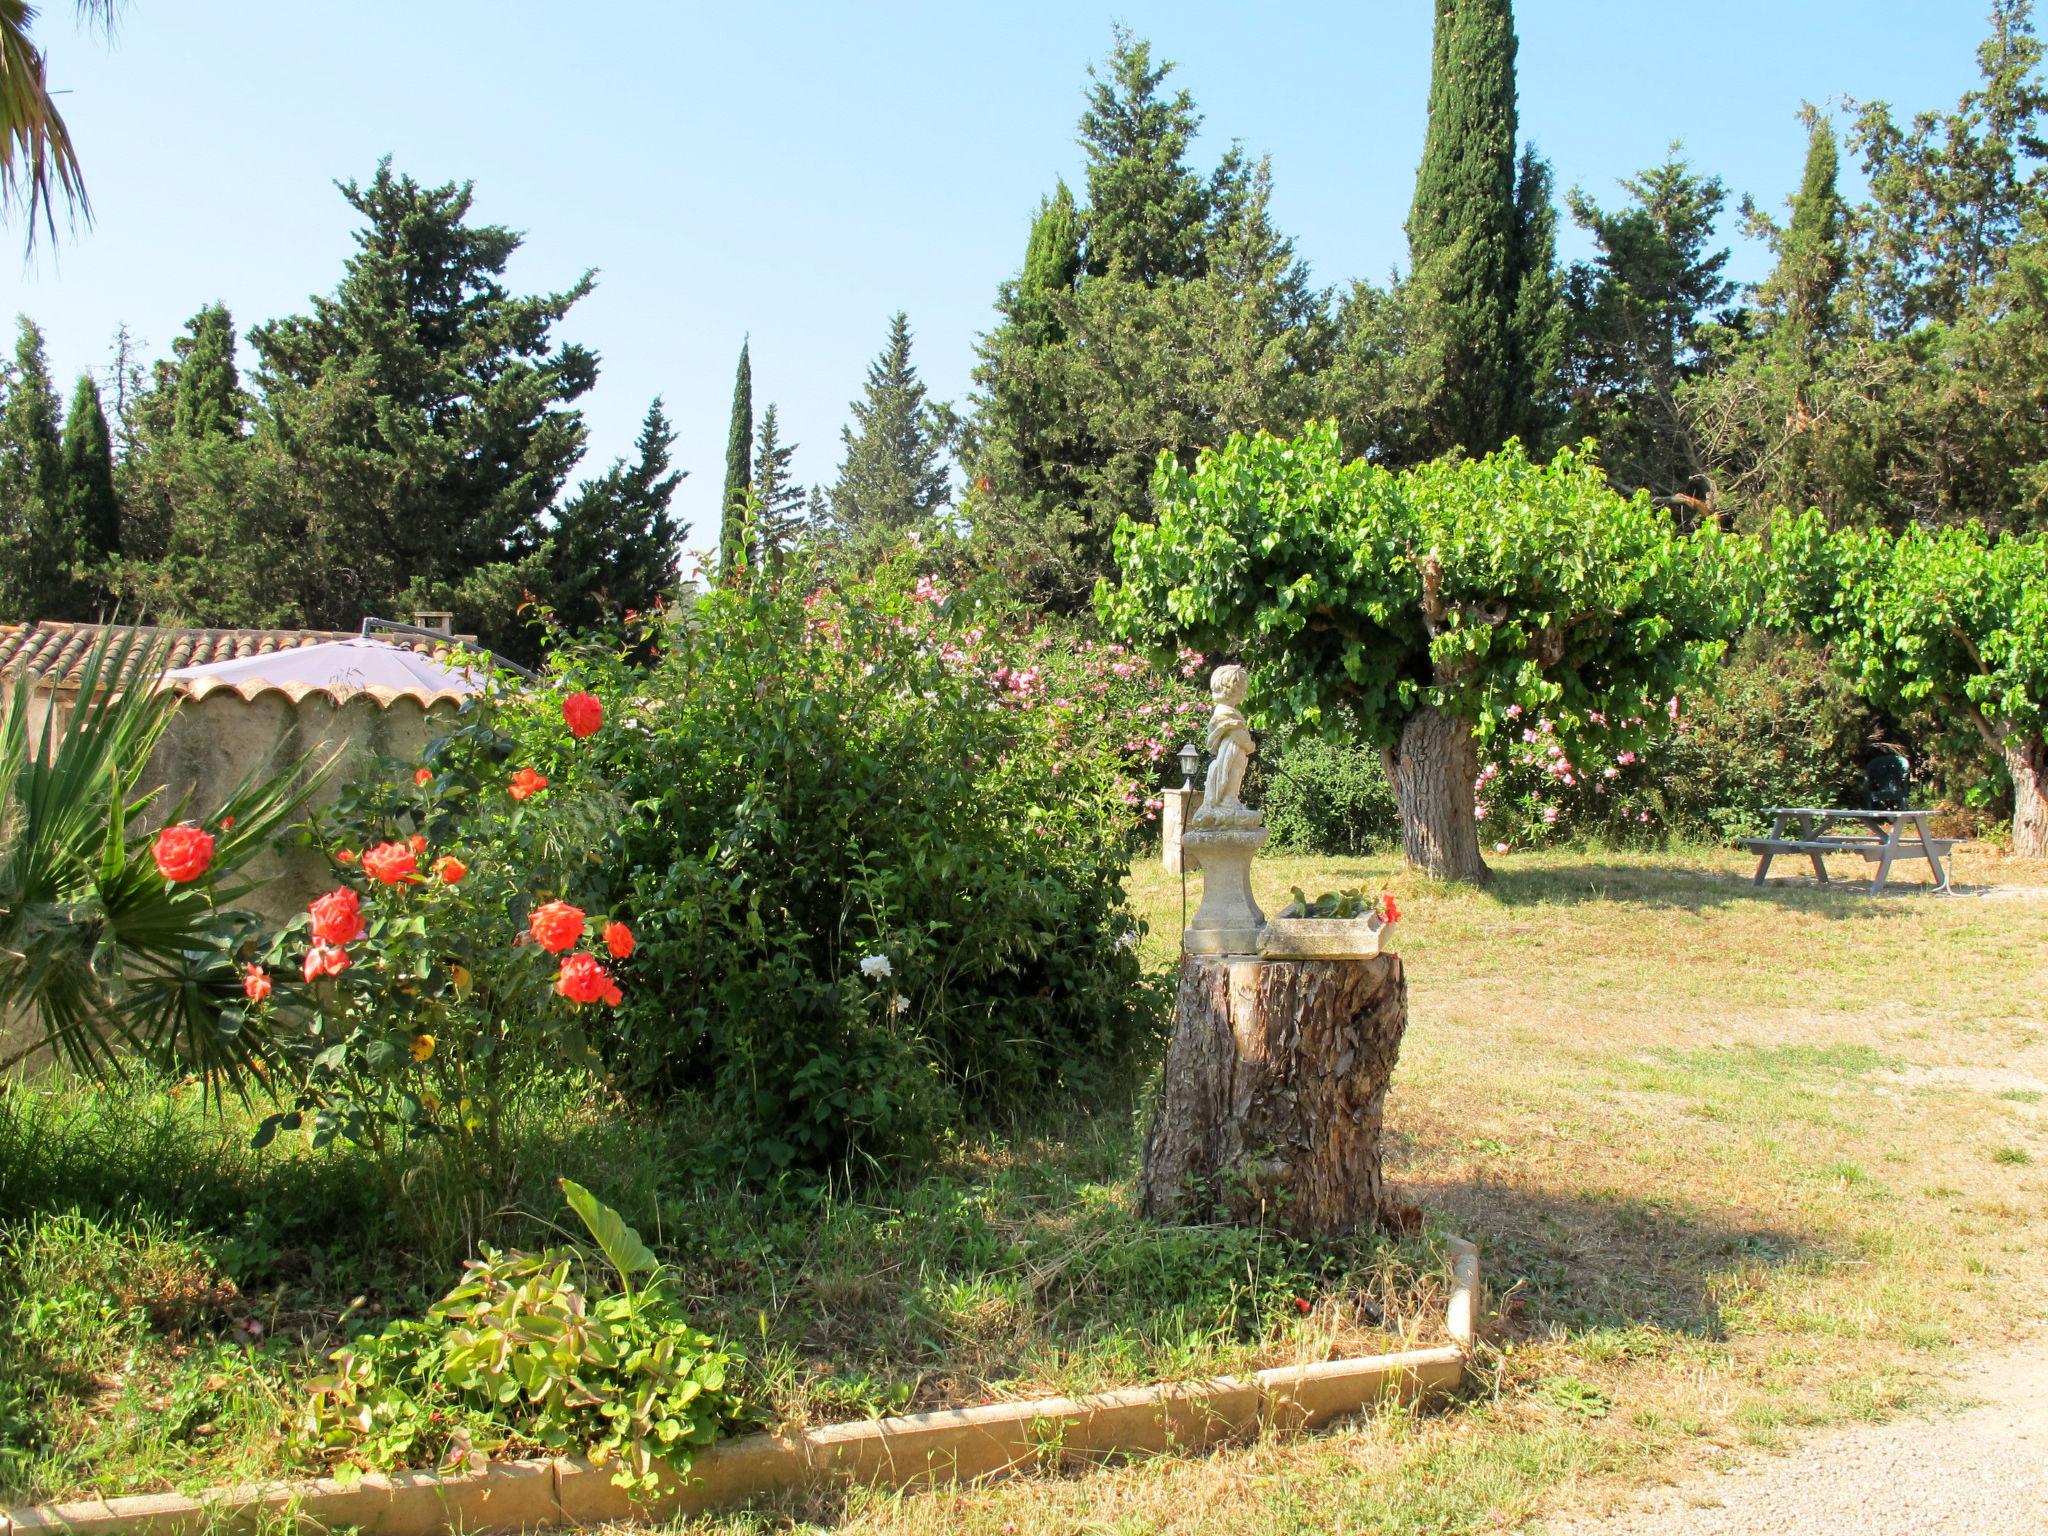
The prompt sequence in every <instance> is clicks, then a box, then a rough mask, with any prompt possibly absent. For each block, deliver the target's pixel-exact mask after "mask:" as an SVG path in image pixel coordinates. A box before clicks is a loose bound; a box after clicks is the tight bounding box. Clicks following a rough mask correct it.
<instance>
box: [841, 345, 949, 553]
mask: <svg viewBox="0 0 2048 1536" xmlns="http://www.w3.org/2000/svg"><path fill="white" fill-rule="evenodd" d="M849 409H850V410H851V411H852V413H853V425H852V426H849V427H846V428H843V429H842V430H841V432H840V439H841V441H842V442H843V443H844V444H845V447H846V457H845V459H844V461H843V462H842V463H841V464H840V467H839V480H838V483H837V484H836V485H834V486H833V487H832V514H831V526H832V528H833V530H834V532H836V533H837V534H838V535H839V537H840V538H842V539H844V540H847V541H849V542H852V543H856V544H857V543H859V542H861V541H863V540H865V539H867V538H869V537H871V536H873V535H875V534H878V533H882V532H902V531H903V530H905V529H910V528H915V527H919V526H920V525H922V524H924V523H926V522H929V521H930V520H931V518H932V517H933V516H934V515H935V514H936V513H937V512H938V510H939V508H941V507H943V506H945V505H946V503H947V502H948V501H950V500H951V499H952V485H951V482H950V478H949V477H948V475H947V472H946V461H945V441H946V436H947V431H948V422H947V413H945V412H942V411H941V410H939V409H938V408H937V407H935V406H933V405H932V404H931V403H930V402H929V401H927V400H926V399H925V388H924V383H923V381H922V380H921V379H919V378H918V376H917V369H916V368H915V367H913V366H912V364H911V361H910V318H909V316H907V315H906V314H904V313H903V311H901V310H898V311H897V312H896V313H895V315H894V316H892V317H891V318H890V321H889V340H888V344H887V345H886V346H884V347H883V349H882V352H881V355H880V356H879V357H877V358H876V359H875V360H874V362H872V363H870V364H869V365H868V378H867V389H866V391H865V394H864V397H863V398H862V399H859V400H856V401H854V402H853V403H852V405H851V406H850V407H849Z"/></svg>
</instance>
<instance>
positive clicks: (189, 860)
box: [149, 821, 213, 885]
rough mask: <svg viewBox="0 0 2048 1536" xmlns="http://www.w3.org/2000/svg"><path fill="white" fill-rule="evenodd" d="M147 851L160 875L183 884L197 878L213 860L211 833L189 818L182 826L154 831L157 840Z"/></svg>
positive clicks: (175, 882)
mask: <svg viewBox="0 0 2048 1536" xmlns="http://www.w3.org/2000/svg"><path fill="white" fill-rule="evenodd" d="M149 851H150V856H151V857H152V858H154V859H155V860H156V867H157V868H158V869H159V870H161V871H162V872H163V877H164V878H165V879H166V880H169V881H171V882H172V883H174V884H179V885H182V884H183V883H184V882H185V881H187V880H197V879H198V878H199V877H200V876H201V875H203V874H205V873H206V871H207V867H208V866H209V865H211V864H212V863H213V834H212V833H211V832H208V831H207V830H206V829H205V828H204V827H195V826H194V825H192V823H190V822H189V821H188V822H186V823H184V824H183V825H182V826H176V827H165V828H164V829H163V831H161V832H159V833H157V835H156V843H155V845H154V846H153V847H151V849H150V850H149Z"/></svg>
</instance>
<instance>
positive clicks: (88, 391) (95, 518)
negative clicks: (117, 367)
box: [64, 373, 121, 565]
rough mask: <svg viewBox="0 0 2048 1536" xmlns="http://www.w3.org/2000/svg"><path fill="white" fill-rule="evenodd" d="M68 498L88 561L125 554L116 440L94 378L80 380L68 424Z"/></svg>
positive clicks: (97, 562) (72, 522) (72, 517)
mask: <svg viewBox="0 0 2048 1536" xmlns="http://www.w3.org/2000/svg"><path fill="white" fill-rule="evenodd" d="M64 494H65V495H66V496H67V497H68V498H69V499H70V503H71V506H70V521H71V524H72V526H73V527H74V528H76V529H77V530H78V537H79V540H80V542H81V544H82V545H83V547H84V553H85V557H86V559H87V560H89V561H91V562H92V563H93V564H96V565H97V564H103V563H104V562H106V561H107V560H108V559H110V558H112V557H113V556H115V555H117V554H119V553H120V552H121V500H120V497H119V496H118V495H116V494H115V491H114V438H113V434H112V433H111V432H109V431H108V430H107V413H106V412H105V410H103V409H102V408H101V405H100V391H99V386H98V385H97V384H95V383H94V382H93V379H92V375H91V374H89V373H82V374H80V375H79V376H78V388H77V389H75V390H74V391H72V394H71V410H70V413H69V415H67V416H66V417H65V419H64Z"/></svg>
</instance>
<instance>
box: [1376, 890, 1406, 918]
mask: <svg viewBox="0 0 2048 1536" xmlns="http://www.w3.org/2000/svg"><path fill="white" fill-rule="evenodd" d="M1380 921H1381V922H1383V923H1398V922H1399V921H1401V909H1400V908H1399V907H1397V906H1395V905H1394V896H1393V893H1392V892H1391V891H1381V892H1380Z"/></svg>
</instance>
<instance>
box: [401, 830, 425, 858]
mask: <svg viewBox="0 0 2048 1536" xmlns="http://www.w3.org/2000/svg"><path fill="white" fill-rule="evenodd" d="M405 846H406V847H408V848H410V849H411V850H412V851H413V852H414V853H425V852H426V851H427V840H426V838H424V837H422V836H421V835H420V834H419V833H417V832H415V833H413V835H412V836H411V837H408V838H407V839H406V840H405Z"/></svg>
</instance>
